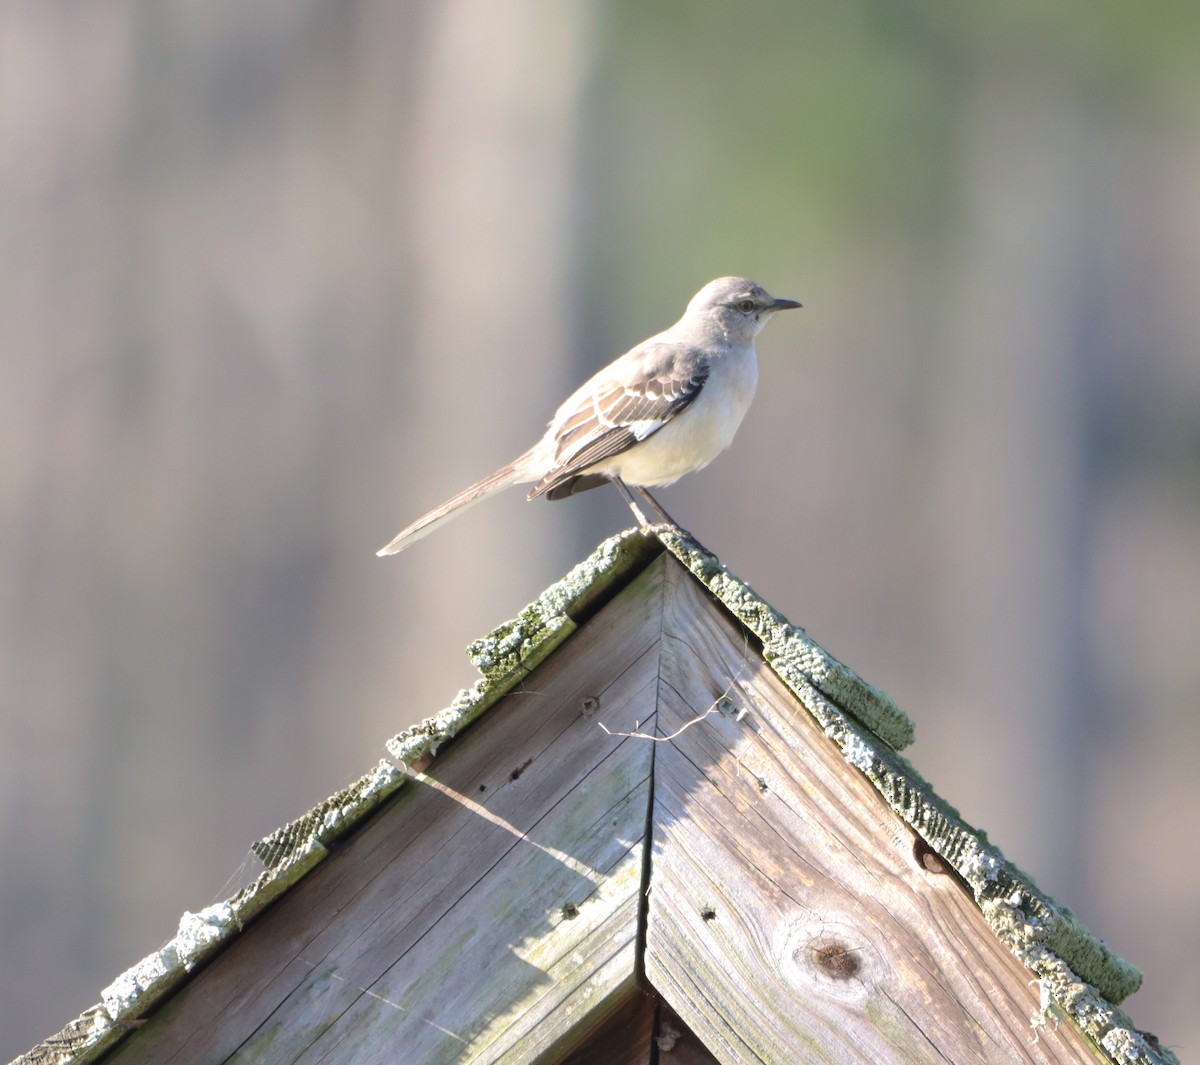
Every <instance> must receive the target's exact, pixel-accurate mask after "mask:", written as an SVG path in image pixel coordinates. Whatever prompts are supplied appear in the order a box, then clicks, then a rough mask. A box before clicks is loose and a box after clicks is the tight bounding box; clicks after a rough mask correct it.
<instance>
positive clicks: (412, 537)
mask: <svg viewBox="0 0 1200 1065" xmlns="http://www.w3.org/2000/svg"><path fill="white" fill-rule="evenodd" d="M528 459H529V453H528V452H527V453H526V454H524V455H522V456H520V458H516V459H514V460H513V461H512V462H510V463H508V464H507V465H505V466H501V467H500V469H498V470H496V472H495V473H489V474H488V475H487V476H486V477H485V478H483V480H481V481H476V482H475V483H474V484H473V485H471V486H470V487H468V488H464V489H463V490H462V491H461V492H459V493H458V495H456V496H452V497H451V498H449V499H447V500H446V502H445V503H443V504H442V505H441V506H439V507H434V508H433V510H431V511H430V512H429V513H428V514H423V515H421V517H419V518H418V519H417V520H416V521H414V522H413V523H412V524H411V525H408V526H406V527H405V528H403V529H401V530H400V531H399V532H398V533H397V534H396V536H395V538H394V539H393V540H392V541H391V542H390V543H389V544H388V545H387V546H386V547H381V548H380V549H379V550H378V551H376V552H375V554H377V555H379V556H381V557H382V556H383V555H394V554H396V553H397V552H398V551H403V550H404V549H405V548H406V547H408V546H409V545H410V544H414V543H416V542H417V541H418V540H420V539H421V537H422V536H428V535H429V534H430V533H431V532H433V530H434V529H436V528H438V527H439V526H441V525H445V524H446V522H448V521H449V520H450V519H451V518H454V517H457V516H458V515H459V514H461V513H462V512H463V511H464V510H466V509H467V507H470V506H473V505H474V504H476V503H478V502H479V501H480V500H481V499H486V498H487V497H488V496H490V495H494V494H495V493H496V492H499V491H500V490H501V489H503V488H508V487H509V486H510V485H514V484H516V483H518V482H519V481H523V480H525V481H527V480H529V479H530V478H529V475H528V474H527V473H526V472H525V464H526V462H527V461H528Z"/></svg>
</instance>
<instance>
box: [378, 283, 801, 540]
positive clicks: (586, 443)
mask: <svg viewBox="0 0 1200 1065" xmlns="http://www.w3.org/2000/svg"><path fill="white" fill-rule="evenodd" d="M799 306H801V304H799V303H797V302H796V301H795V300H788V299H777V298H776V297H774V296H772V295H771V294H770V293H769V292H767V291H766V289H764V288H763V287H762V286H761V285H757V284H755V283H754V282H753V281H750V280H747V279H746V278H744V277H719V278H717V279H716V280H715V281H710V282H709V283H708V284H707V285H705V286H704V287H703V288H702V289H700V291H699V292H697V293H696V295H695V296H693V297H692V299H691V300H690V301H689V302H688V305H687V309H686V310H685V311H684V312H683V316H682V317H681V318H680V319H679V321H677V322H676V323H675V324H674V325H672V326H671V327H670V328H668V329H665V330H663V331H662V332H661V333H658V334H656V335H655V336H652V337H650V338H649V339H647V340H643V341H642V342H641V343H640V344H638V345H637V346H636V347H633V348H631V349H630V350H629V351H627V352H626V353H625V354H624V355H622V356H620V357H619V358H617V359H615V360H614V361H613V362H611V363H609V364H608V365H607V366H606V367H604V369H602V370H600V371H599V372H597V373H596V374H595V375H593V376H592V377H591V378H589V379H588V380H587V381H586V382H584V384H582V385H581V386H580V387H579V388H577V389H576V390H575V391H574V392H572V393H571V395H570V396H568V397H567V398H566V400H565V401H564V402H563V403H562V405H561V406H559V408H558V410H557V411H556V412H555V414H554V417H553V418H551V419H550V422H549V425H548V426H547V428H546V432H545V433H544V434H543V436H542V438H541V439H540V440H539V441H538V442H537V443H536V444H534V445H533V447H531V448H530V449H529V450H528V451H526V452H525V453H524V454H521V455H518V456H517V457H516V458H515V459H513V460H512V461H511V462H507V463H505V464H504V465H503V466H501V467H500V468H499V469H498V470H496V471H495V472H494V473H490V474H488V476H486V477H484V478H483V479H482V480H479V481H476V482H475V483H474V484H472V485H470V486H468V487H467V488H464V489H463V490H462V491H461V492H459V493H458V494H457V495H454V496H451V497H450V498H449V499H447V500H446V501H445V502H444V503H442V504H441V505H440V506H437V507H434V509H433V510H431V511H429V512H428V513H426V514H423V515H422V516H421V517H419V518H417V520H416V521H414V522H412V523H411V524H410V525H408V526H406V527H405V528H404V529H402V530H401V531H400V532H399V533H397V534H396V536H395V537H394V538H393V539H392V540H391V541H389V542H388V543H387V544H386V545H385V546H383V547H381V548H380V549H379V550H378V551H377V552H376V554H377V555H379V556H384V555H394V554H396V553H397V552H399V551H403V550H404V549H405V548H406V547H409V546H411V545H412V544H414V543H416V542H417V541H418V540H420V539H421V538H422V537H424V536H428V535H429V534H430V533H431V532H433V531H434V530H435V529H437V528H439V527H440V526H442V525H444V524H445V523H446V522H448V521H449V520H450V519H451V518H454V517H457V516H458V515H459V514H461V513H462V512H463V511H464V510H466V509H467V508H468V507H470V506H474V505H475V504H476V503H478V502H480V501H481V500H483V499H486V498H487V497H489V496H491V495H494V494H495V493H496V492H499V491H502V490H503V489H505V488H509V487H511V486H512V485H515V484H532V485H533V487H532V488H531V489H530V490H529V493H528V495H527V497H526V498H527V499H530V500H533V499H536V498H538V497H539V496H543V495H544V496H546V498H548V499H552V500H554V499H563V498H565V497H567V496H570V495H574V494H576V493H578V492H583V491H587V490H588V489H590V488H596V487H598V486H599V485H601V484H604V483H605V482H612V484H613V485H614V486H615V487H616V488H617V490H618V491H619V492H620V493H621V495H622V497H623V498H624V499H625V501H626V503H627V504H628V505H629V506H630V508H631V509H632V510H633V513H634V515H635V517H636V518H637V519H638V522H639V524H640V525H642V527H644V528H645V527H649V526H652V525H653V524H654V523H653V522H651V521H650V519H649V518H648V517H647V516H646V514H645V512H644V511H643V510H642V508H641V507H639V505H638V502H637V500H636V499H635V498H634V494H633V493H635V492H636V493H637V496H638V497H640V499H641V501H642V502H643V503H644V504H646V505H647V506H649V507H650V508H651V509H652V510H653V511H655V512H656V514H657V516H658V518H659V519H660V520H661V521H663V522H665V523H666V524H668V525H672V526H674V522H673V521H672V520H671V519H670V516H669V515H667V513H666V511H664V510H663V509H662V508H661V507H660V506H659V505H658V503H657V502H656V501H655V500H654V497H653V496H651V495H650V494H649V492H648V491H646V489H647V488H649V487H658V486H661V485H668V484H673V483H674V482H675V481H677V480H679V478H680V477H683V476H684V475H685V474H689V473H694V472H696V471H697V470H699V469H703V467H705V466H707V465H708V464H709V463H710V462H712V460H713V459H715V458H716V457H717V456H718V455H719V454H720V453H721V452H722V451H724V450H725V449H726V448H727V447H728V446H729V445H730V444H731V443H732V442H733V437H734V434H735V433H736V432H737V429H738V426H739V425H741V422H742V418H743V417H744V416H745V414H746V411H747V409H748V408H749V406H750V401H751V400H752V399H753V398H754V390H755V387H756V385H757V383H758V362H757V359H756V356H755V352H754V340H755V337H757V336H758V334H759V333H760V332H762V329H763V327H764V326H765V325H766V324H767V322H768V321H769V320H770V319H771V317H772V316H773V315H774V314H776V313H778V312H779V311H784V310H791V309H792V308H795V307H799Z"/></svg>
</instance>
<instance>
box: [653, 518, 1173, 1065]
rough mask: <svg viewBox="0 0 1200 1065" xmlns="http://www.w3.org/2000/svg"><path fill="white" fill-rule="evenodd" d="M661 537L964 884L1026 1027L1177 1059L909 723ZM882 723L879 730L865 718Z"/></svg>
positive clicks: (1093, 944)
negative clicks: (998, 952)
mask: <svg viewBox="0 0 1200 1065" xmlns="http://www.w3.org/2000/svg"><path fill="white" fill-rule="evenodd" d="M659 539H661V540H662V542H663V544H664V546H666V548H667V549H668V550H669V551H670V552H671V554H673V555H674V556H675V557H676V558H677V559H679V561H680V562H681V563H682V564H683V565H684V566H686V567H687V569H688V570H689V571H691V573H692V574H694V575H695V576H696V577H697V578H698V579H699V580H700V581H701V582H702V583H703V584H704V585H705V587H707V588H708V589H709V590H710V591H711V592H712V593H713V595H714V596H716V598H717V599H718V600H719V601H720V602H721V603H723V604H724V605H725V606H726V608H728V609H729V610H730V612H731V613H732V614H733V615H734V617H736V618H737V619H738V621H740V622H741V623H742V624H743V625H745V626H746V627H747V628H748V629H749V630H750V631H751V632H753V633H754V634H755V635H756V636H757V637H758V638H759V640H761V641H762V644H763V649H764V658H765V659H766V660H767V661H768V662H769V664H770V665H771V667H772V669H774V671H775V672H776V673H777V674H778V675H779V676H780V677H781V678H782V679H783V681H784V682H785V683H786V684H787V685H788V687H789V688H791V690H792V691H793V692H794V693H795V695H796V696H797V698H799V700H800V701H801V702H802V703H803V704H804V706H805V707H806V708H807V709H808V711H809V712H810V713H811V714H812V715H813V717H814V718H815V719H816V721H817V723H818V724H819V725H820V726H821V728H822V730H823V731H824V733H825V735H826V736H827V737H829V739H831V740H832V741H833V742H834V743H835V744H836V745H837V746H838V747H839V748H840V749H841V751H842V755H843V757H845V759H846V761H847V762H849V763H850V764H851V765H853V766H855V767H856V768H857V769H859V770H860V771H861V772H862V773H863V774H864V775H865V776H866V777H867V779H868V780H870V781H871V783H872V784H874V785H875V788H876V790H878V791H879V793H880V794H881V795H882V796H883V798H884V800H885V801H886V802H887V803H888V805H889V806H890V807H891V808H892V810H893V811H895V812H896V814H898V815H899V816H900V817H901V818H902V819H903V820H904V821H905V822H906V823H907V824H908V825H909V826H910V827H911V828H912V829H913V830H914V831H916V832H917V833H918V834H919V835H920V836H921V838H922V839H924V840H925V841H926V843H928V844H929V846H930V847H932V848H933V850H935V851H936V852H937V853H938V854H939V855H940V856H941V857H942V859H943V860H945V861H946V862H947V863H948V864H949V865H950V866H951V867H952V868H953V869H954V870H955V871H956V872H957V873H958V874H959V875H960V876H961V877H962V878H963V879H964V880H965V881H966V882H967V884H968V885H969V886H970V888H971V891H972V894H973V895H974V897H975V901H976V902H977V903H978V905H979V908H980V910H981V912H982V913H983V916H984V919H985V920H986V921H987V922H988V924H989V925H990V926H991V928H992V930H993V931H994V932H995V933H996V936H997V938H999V939H1000V941H1001V942H1002V943H1004V944H1005V945H1006V946H1007V947H1008V948H1009V949H1010V950H1011V951H1012V952H1013V953H1014V954H1015V955H1016V956H1017V958H1018V959H1019V960H1020V961H1021V963H1022V964H1023V965H1024V966H1025V967H1026V968H1027V969H1029V970H1030V971H1031V972H1032V973H1033V974H1034V976H1035V977H1036V982H1037V984H1038V987H1039V992H1040V998H1041V1009H1040V1010H1039V1012H1038V1013H1037V1014H1035V1015H1034V1016H1033V1017H1031V1018H1030V1023H1031V1025H1032V1026H1033V1028H1034V1029H1035V1030H1036V1029H1037V1028H1039V1027H1041V1026H1043V1025H1044V1024H1046V1023H1057V1021H1058V1019H1059V1018H1060V1017H1070V1018H1071V1019H1072V1020H1074V1022H1075V1023H1076V1024H1077V1025H1078V1026H1079V1027H1080V1028H1081V1029H1082V1030H1083V1031H1084V1032H1085V1033H1086V1034H1087V1035H1088V1036H1089V1037H1090V1038H1091V1039H1092V1040H1093V1041H1094V1042H1095V1043H1096V1045H1097V1046H1099V1047H1100V1048H1101V1049H1102V1050H1103V1052H1104V1053H1106V1054H1107V1055H1108V1056H1109V1057H1110V1058H1111V1059H1112V1060H1113V1061H1114V1062H1120V1063H1122V1065H1178V1058H1176V1057H1175V1055H1174V1054H1172V1053H1171V1052H1170V1051H1169V1050H1166V1049H1165V1048H1162V1047H1160V1046H1158V1045H1157V1044H1153V1045H1152V1043H1151V1041H1150V1040H1148V1039H1147V1038H1146V1036H1145V1035H1144V1034H1143V1033H1142V1032H1141V1031H1139V1030H1138V1029H1137V1028H1136V1027H1135V1026H1134V1024H1133V1021H1132V1020H1131V1019H1130V1018H1129V1017H1128V1016H1127V1015H1126V1014H1125V1013H1124V1012H1123V1011H1121V1010H1120V1009H1119V1008H1118V1007H1117V1005H1116V1004H1118V1003H1120V1002H1122V1001H1123V1000H1124V999H1125V998H1127V997H1128V996H1129V995H1131V994H1132V993H1133V992H1134V991H1136V990H1137V989H1138V988H1139V987H1140V986H1141V983H1142V974H1141V971H1140V970H1138V969H1137V968H1136V967H1135V966H1134V965H1132V964H1130V963H1129V962H1128V961H1126V960H1125V959H1124V958H1122V957H1120V956H1119V955H1118V954H1116V953H1114V952H1113V951H1112V950H1110V949H1109V948H1108V947H1107V946H1106V945H1105V944H1104V943H1102V942H1101V941H1100V940H1099V939H1097V938H1096V937H1095V936H1094V935H1092V933H1091V932H1090V931H1089V930H1088V929H1087V928H1086V926H1085V925H1084V924H1083V922H1082V921H1080V920H1079V918H1078V917H1077V916H1076V915H1075V913H1074V912H1073V911H1072V910H1071V909H1070V908H1069V907H1067V906H1064V905H1063V904H1061V903H1060V902H1058V901H1057V900H1055V899H1053V898H1051V897H1050V896H1049V895H1046V894H1044V893H1043V892H1041V891H1039V890H1038V888H1037V887H1036V885H1035V884H1034V882H1033V878H1032V877H1030V876H1029V875H1028V874H1027V873H1025V872H1023V871H1022V870H1020V869H1019V868H1017V866H1015V865H1013V864H1012V863H1011V862H1010V861H1008V859H1006V858H1005V857H1004V855H1003V854H1002V853H1001V852H1000V851H999V849H997V848H996V847H994V846H993V845H992V844H991V843H989V841H988V838H987V833H985V832H983V831H982V830H980V829H977V828H974V827H972V826H971V825H969V824H967V822H965V821H964V820H963V819H962V817H961V816H960V815H959V813H958V811H957V810H956V809H955V808H954V807H953V806H951V805H950V804H949V803H947V802H946V801H945V800H944V799H942V798H941V796H939V795H938V794H937V793H936V792H935V791H934V790H933V788H932V786H931V785H930V784H929V783H928V781H926V780H925V779H924V777H922V776H921V774H920V773H919V772H918V771H917V770H916V769H915V768H914V767H913V765H912V763H911V762H909V761H908V759H906V758H905V757H904V756H903V755H900V754H898V753H897V752H896V751H895V750H894V749H892V747H894V746H897V745H898V744H891V743H890V742H889V737H892V736H894V737H895V738H896V739H897V740H900V739H903V735H904V730H903V722H904V721H907V720H908V719H907V717H905V716H904V714H903V711H901V710H900V709H899V708H898V707H896V706H895V704H894V703H892V702H891V700H890V699H888V698H887V696H885V695H883V694H882V693H881V692H878V691H877V690H876V689H875V688H873V687H871V686H870V685H869V684H867V683H866V682H865V681H862V680H860V679H859V678H858V677H857V676H856V675H855V674H854V673H853V671H851V670H849V669H848V668H847V667H845V666H843V665H841V663H839V662H837V660H836V659H833V658H832V656H829V655H827V654H826V652H824V651H823V650H822V649H821V648H820V647H819V646H818V645H816V644H815V643H813V641H812V640H811V638H810V637H809V636H808V635H807V634H806V633H804V632H803V630H801V629H798V628H797V627H795V626H794V625H792V624H791V623H790V622H789V621H788V620H787V618H785V617H784V616H783V615H782V614H780V613H779V612H778V611H777V610H775V609H774V608H773V607H771V606H770V605H769V604H767V603H766V602H765V601H764V600H762V599H761V597H759V596H758V595H756V594H755V593H754V591H753V589H751V588H750V587H749V585H747V584H745V583H744V582H743V581H741V580H740V579H738V578H737V577H736V576H734V575H733V574H732V573H731V572H730V571H729V570H728V569H726V568H725V567H724V566H723V565H722V564H721V562H720V561H719V560H718V559H717V558H716V556H715V555H712V554H711V553H710V552H708V551H707V550H705V549H704V548H703V547H701V546H700V545H699V544H697V543H696V542H695V541H694V540H692V539H690V538H688V537H685V536H679V535H678V534H675V533H673V532H670V531H662V532H660V533H659ZM823 659H824V660H825V661H827V662H830V663H833V664H834V665H833V666H828V665H826V664H824V662H823V661H822V660H823ZM814 662H815V663H817V667H816V669H815V670H814V668H813V663H814ZM814 673H815V675H814ZM817 677H820V680H821V682H820V683H818V682H817ZM855 710H857V711H858V712H854V711H855ZM856 718H857V720H856ZM901 719H903V720H901ZM880 720H882V721H883V722H884V724H883V732H882V733H880V732H879V730H878V729H877V728H874V727H873V723H875V722H878V721H880ZM908 734H909V736H910V737H911V725H910V727H909V733H908ZM880 739H882V740H884V743H883V744H881V743H879V742H877V741H878V740H880Z"/></svg>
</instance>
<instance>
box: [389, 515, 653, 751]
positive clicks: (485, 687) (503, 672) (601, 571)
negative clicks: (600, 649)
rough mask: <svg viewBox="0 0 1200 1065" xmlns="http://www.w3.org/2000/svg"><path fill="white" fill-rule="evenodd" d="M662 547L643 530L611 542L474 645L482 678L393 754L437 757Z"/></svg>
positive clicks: (407, 734) (407, 733)
mask: <svg viewBox="0 0 1200 1065" xmlns="http://www.w3.org/2000/svg"><path fill="white" fill-rule="evenodd" d="M660 550H661V548H660V547H659V545H658V543H657V541H654V540H653V539H651V538H649V537H646V536H643V535H642V534H641V533H639V532H637V531H636V530H631V531H628V532H624V533H620V534H618V535H616V536H613V537H611V538H610V539H608V540H605V541H604V542H603V543H602V544H600V546H599V547H597V548H596V549H595V551H593V552H592V553H591V554H590V555H589V556H588V557H587V558H585V559H584V560H583V561H582V562H580V563H579V564H578V565H577V566H575V568H574V569H572V570H571V571H570V572H569V573H568V574H567V575H566V576H565V577H563V578H562V579H561V580H559V581H556V582H555V583H554V584H552V585H550V587H549V588H547V589H546V590H545V591H544V592H542V594H541V595H540V596H538V597H537V599H535V600H534V601H533V602H532V603H530V604H529V605H528V606H527V607H525V609H524V610H522V611H521V612H520V613H519V614H518V615H517V616H516V617H515V618H513V619H512V620H511V621H506V622H505V623H504V624H503V625H499V626H497V627H496V628H495V629H493V630H492V632H490V633H489V634H488V635H487V636H484V637H481V638H480V639H478V640H476V641H474V642H473V643H472V644H471V645H470V646H469V647H468V648H467V654H468V656H469V657H470V658H471V661H472V662H474V664H475V667H476V668H477V669H478V670H479V672H480V673H482V674H483V677H482V679H480V680H478V681H476V683H475V684H474V686H472V687H470V688H464V689H463V690H462V691H460V692H459V693H458V695H457V697H456V698H455V699H454V701H453V702H452V703H451V704H450V705H449V706H448V707H446V708H445V709H444V710H441V711H439V712H438V713H436V714H434V715H433V716H432V717H429V718H426V719H425V720H424V721H421V722H418V723H417V724H416V725H413V726H412V727H411V728H408V729H405V730H404V731H403V732H401V733H398V734H397V735H395V736H393V737H392V738H391V739H390V740H388V742H387V749H388V752H389V753H390V754H391V755H392V757H393V758H395V759H396V760H397V761H398V762H401V763H403V764H404V765H412V764H413V763H414V762H416V761H418V760H419V759H421V758H424V757H425V756H426V755H432V754H436V753H437V750H438V748H439V747H440V746H441V745H442V744H443V743H445V742H446V741H447V740H449V739H452V738H453V737H454V736H456V735H458V733H460V732H461V731H462V730H463V729H464V728H466V727H467V726H468V725H469V724H470V723H471V722H472V721H474V720H475V719H476V718H478V717H479V715H480V714H482V713H483V712H484V711H485V710H487V709H488V708H489V707H491V706H492V705H493V704H495V703H496V702H498V701H499V700H500V699H501V698H502V697H503V696H504V695H506V694H507V693H508V692H510V691H511V690H512V689H513V688H514V687H516V686H517V685H518V684H519V683H520V682H521V681H522V680H524V679H525V678H526V677H527V676H528V675H529V674H530V673H531V672H532V671H533V670H534V669H536V668H537V666H538V665H540V664H541V663H542V662H543V661H544V660H545V658H546V657H547V656H548V655H549V654H551V653H552V652H553V651H554V649H555V648H557V647H558V646H559V645H560V644H561V643H562V642H563V641H564V640H565V639H567V637H568V636H570V635H571V634H572V633H573V632H574V631H575V629H576V626H577V622H576V618H577V617H579V616H582V615H586V614H590V613H591V612H592V610H593V608H594V605H595V603H596V602H598V601H600V600H602V599H603V598H604V597H605V596H606V595H607V594H608V593H609V592H610V590H611V589H612V588H614V587H615V586H617V585H618V584H619V583H620V582H622V581H623V580H624V578H625V577H627V576H628V575H629V574H630V573H632V572H635V571H637V570H638V569H640V568H641V567H642V566H643V565H644V564H645V563H646V561H647V560H648V559H649V558H652V557H653V556H654V555H655V554H657V553H658V552H659V551H660Z"/></svg>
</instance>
